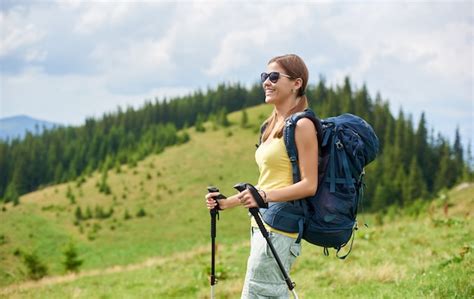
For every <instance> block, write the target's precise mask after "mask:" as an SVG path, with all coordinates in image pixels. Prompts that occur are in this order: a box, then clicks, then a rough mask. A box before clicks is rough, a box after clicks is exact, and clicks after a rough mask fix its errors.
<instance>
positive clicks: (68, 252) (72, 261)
mask: <svg viewBox="0 0 474 299" xmlns="http://www.w3.org/2000/svg"><path fill="white" fill-rule="evenodd" d="M82 263H83V260H81V259H79V257H78V254H77V250H76V247H75V246H74V244H72V243H69V245H68V247H67V248H66V249H65V250H64V261H63V266H64V269H65V270H66V271H67V272H78V271H79V267H80V266H81V265H82Z"/></svg>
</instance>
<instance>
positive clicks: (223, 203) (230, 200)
mask: <svg viewBox="0 0 474 299" xmlns="http://www.w3.org/2000/svg"><path fill="white" fill-rule="evenodd" d="M219 194H220V193H219V192H212V193H208V194H206V205H207V208H208V209H209V210H212V209H214V208H215V206H216V205H217V204H216V200H215V199H213V197H216V196H218V195H219ZM239 194H240V193H238V194H235V195H232V196H230V197H227V198H226V199H221V200H219V206H220V208H221V209H222V210H225V209H230V208H234V207H236V206H238V205H240V201H239Z"/></svg>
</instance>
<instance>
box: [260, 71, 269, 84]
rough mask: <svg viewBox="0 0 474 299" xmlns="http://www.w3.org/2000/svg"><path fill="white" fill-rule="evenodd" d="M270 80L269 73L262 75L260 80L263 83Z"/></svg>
mask: <svg viewBox="0 0 474 299" xmlns="http://www.w3.org/2000/svg"><path fill="white" fill-rule="evenodd" d="M267 78H268V74H267V73H261V74H260V80H261V81H262V83H263V82H265V80H267Z"/></svg>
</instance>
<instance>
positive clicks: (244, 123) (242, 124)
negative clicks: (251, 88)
mask: <svg viewBox="0 0 474 299" xmlns="http://www.w3.org/2000/svg"><path fill="white" fill-rule="evenodd" d="M248 122H249V117H248V115H247V110H245V109H244V110H242V118H241V119H240V127H241V128H246V127H247V125H248Z"/></svg>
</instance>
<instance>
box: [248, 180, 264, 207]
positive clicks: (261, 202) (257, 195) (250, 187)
mask: <svg viewBox="0 0 474 299" xmlns="http://www.w3.org/2000/svg"><path fill="white" fill-rule="evenodd" d="M247 189H248V190H249V191H250V193H251V194H252V196H253V198H255V201H256V202H257V205H258V207H259V208H265V209H267V208H268V203H267V202H266V201H265V200H264V199H263V198H262V196H261V195H260V193H259V192H258V191H257V189H256V188H255V187H254V186H253V185H251V184H247ZM264 194H265V191H264ZM266 197H267V196H266V194H265V198H266Z"/></svg>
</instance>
